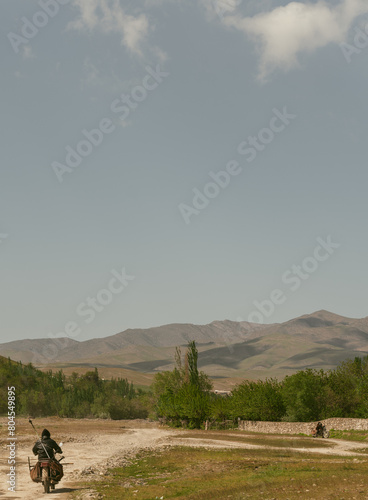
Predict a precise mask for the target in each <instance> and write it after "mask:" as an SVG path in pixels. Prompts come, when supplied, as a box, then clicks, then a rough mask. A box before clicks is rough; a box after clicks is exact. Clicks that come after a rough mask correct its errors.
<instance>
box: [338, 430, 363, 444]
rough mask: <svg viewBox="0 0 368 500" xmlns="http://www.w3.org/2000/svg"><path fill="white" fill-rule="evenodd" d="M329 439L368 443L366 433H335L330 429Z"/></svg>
mask: <svg viewBox="0 0 368 500" xmlns="http://www.w3.org/2000/svg"><path fill="white" fill-rule="evenodd" d="M330 438H334V439H345V440H346V441H368V431H353V430H351V431H337V430H335V429H331V430H330Z"/></svg>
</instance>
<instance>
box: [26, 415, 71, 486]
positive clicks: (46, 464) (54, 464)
mask: <svg viewBox="0 0 368 500" xmlns="http://www.w3.org/2000/svg"><path fill="white" fill-rule="evenodd" d="M29 423H30V424H31V425H32V427H33V429H34V431H35V432H36V435H37V437H38V434H37V431H36V429H35V428H34V425H33V423H32V420H29ZM62 445H63V443H60V445H59V446H60V448H61V447H62ZM44 450H45V452H46V455H47V456H48V458H42V459H40V460H37V462H36V464H35V465H34V466H32V465H31V461H30V459H29V457H28V467H29V472H30V476H31V479H32V481H34V482H35V483H42V485H43V487H44V492H45V493H50V489H51V490H54V489H55V485H56V484H58V482H59V481H60V480H61V478H62V477H63V475H64V471H63V466H62V464H61V463H60V462H61V461H62V460H63V459H64V458H65V457H64V456H62V457H61V458H59V459H58V460H57V459H56V458H54V457H50V456H49V454H48V453H47V451H46V448H45V447H44Z"/></svg>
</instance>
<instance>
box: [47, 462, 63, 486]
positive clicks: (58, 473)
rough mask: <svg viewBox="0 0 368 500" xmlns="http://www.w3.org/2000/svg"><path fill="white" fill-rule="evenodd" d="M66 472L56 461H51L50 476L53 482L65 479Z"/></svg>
mask: <svg viewBox="0 0 368 500" xmlns="http://www.w3.org/2000/svg"><path fill="white" fill-rule="evenodd" d="M63 475H64V471H63V466H62V465H61V464H59V463H58V462H56V460H51V461H50V476H51V479H52V480H53V481H56V482H59V481H60V479H61V478H62V477H63Z"/></svg>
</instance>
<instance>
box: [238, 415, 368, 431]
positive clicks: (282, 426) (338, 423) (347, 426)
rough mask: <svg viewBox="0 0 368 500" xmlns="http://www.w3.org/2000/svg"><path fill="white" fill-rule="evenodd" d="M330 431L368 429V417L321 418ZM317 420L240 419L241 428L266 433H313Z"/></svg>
mask: <svg viewBox="0 0 368 500" xmlns="http://www.w3.org/2000/svg"><path fill="white" fill-rule="evenodd" d="M321 422H322V424H324V425H325V426H326V428H327V430H328V431H330V430H331V429H336V430H339V431H347V430H364V431H368V419H362V418H328V419H326V420H321ZM316 425H317V422H253V421H251V420H240V421H239V429H240V430H243V431H251V432H263V433H265V434H272V433H276V434H311V433H312V429H314V428H315V427H316Z"/></svg>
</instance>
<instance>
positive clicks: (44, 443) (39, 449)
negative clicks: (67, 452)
mask: <svg viewBox="0 0 368 500" xmlns="http://www.w3.org/2000/svg"><path fill="white" fill-rule="evenodd" d="M32 451H33V454H34V455H38V461H39V462H40V461H41V460H47V459H48V458H55V453H63V452H62V451H61V448H60V446H59V445H58V444H57V443H55V441H54V440H53V439H51V437H50V432H49V431H48V430H47V429H44V430H43V431H42V438H41V441H37V442H36V443H35V445H34V447H33V448H32Z"/></svg>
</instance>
